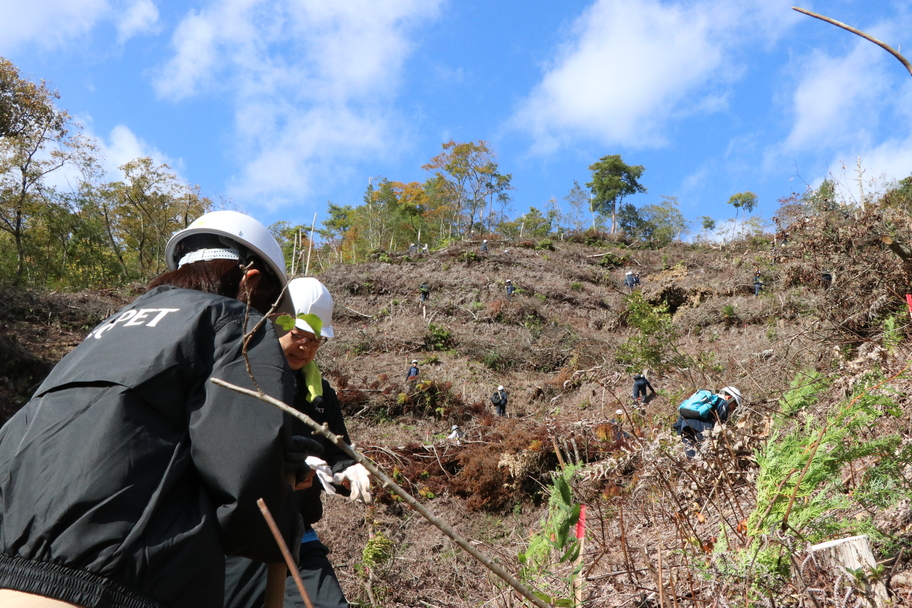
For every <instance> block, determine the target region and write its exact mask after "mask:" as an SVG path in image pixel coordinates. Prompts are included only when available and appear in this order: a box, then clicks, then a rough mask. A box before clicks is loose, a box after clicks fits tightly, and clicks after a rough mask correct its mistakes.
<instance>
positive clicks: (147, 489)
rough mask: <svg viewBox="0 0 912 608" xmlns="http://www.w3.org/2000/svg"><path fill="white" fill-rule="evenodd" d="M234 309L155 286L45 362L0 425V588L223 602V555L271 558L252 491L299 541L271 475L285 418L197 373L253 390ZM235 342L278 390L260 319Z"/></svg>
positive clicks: (271, 390)
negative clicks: (38, 380) (40, 375)
mask: <svg viewBox="0 0 912 608" xmlns="http://www.w3.org/2000/svg"><path fill="white" fill-rule="evenodd" d="M251 312H252V314H251V318H250V319H249V320H248V327H250V328H252V327H253V325H254V324H255V323H256V321H258V320H259V319H260V318H261V317H260V315H259V314H256V313H255V312H253V311H251ZM244 313H245V306H244V305H243V304H242V303H240V302H238V301H237V300H234V299H230V298H225V297H222V296H216V295H212V294H209V293H204V292H200V291H194V290H187V289H175V288H172V287H160V288H157V289H154V290H152V291H150V292H149V293H147V294H145V295H143V296H141V297H140V298H138V299H137V300H136V301H135V302H134V303H133V304H132V305H130V306H127V307H126V308H124V309H122V310H121V311H119V312H118V313H116V314H115V315H114V316H112V317H111V318H110V319H108V320H107V321H105V322H104V323H102V324H101V325H99V326H98V327H96V328H95V329H94V330H93V331H92V332H91V333H90V334H89V335H88V337H87V338H86V339H85V340H84V341H83V342H82V343H81V344H80V345H79V346H77V347H76V348H75V349H74V350H73V351H72V352H70V353H69V354H68V355H67V356H66V357H65V358H64V359H63V360H62V361H61V362H60V363H59V364H58V365H57V366H56V367H55V368H54V370H53V371H52V372H51V374H50V375H49V376H48V378H47V379H46V380H45V381H44V383H43V384H42V385H41V386H40V387H39V389H38V391H37V392H36V393H35V395H34V397H33V398H32V400H31V401H29V403H28V404H26V405H25V407H23V408H22V410H20V411H19V412H18V413H17V414H16V415H15V416H13V418H12V419H10V421H9V422H8V423H7V424H6V425H5V426H4V427H3V428H2V429H0V588H8V589H17V590H20V591H24V592H28V593H36V594H39V595H44V596H47V597H53V598H56V599H59V600H63V601H67V602H72V603H75V604H79V605H81V606H88V607H90V608H96V607H97V608H107V607H124V608H145V607H147V606H148V607H153V606H154V607H159V606H171V607H178V606H180V607H184V606H186V607H190V606H194V607H200V606H202V607H207V606H213V607H221V605H222V593H223V578H224V556H225V555H226V554H239V555H245V556H248V557H251V558H253V559H257V560H260V561H269V562H272V561H279V560H280V559H281V554H280V553H279V550H278V548H277V547H276V544H275V541H274V540H273V538H272V536H271V534H270V533H269V531H268V528H267V527H266V525H265V523H264V520H263V516H262V514H261V513H260V512H259V509H258V507H257V505H256V500H257V499H258V498H260V497H262V498H264V500H265V501H266V504H267V505H268V506H269V508H270V510H271V511H272V514H273V516H274V517H275V518H276V520H277V522H278V524H279V526H280V528H281V530H282V531H283V533H284V534H285V536H286V541H287V542H289V543H293V542H299V541H297V539H299V538H300V534H301V532H302V530H301V523H300V518H299V517H298V513H297V505H296V501H295V498H294V496H293V493H292V491H291V488H290V486H288V485H287V484H286V483H285V481H284V478H283V477H284V476H283V472H282V465H283V462H284V457H283V452H284V450H283V440H284V439H285V438H286V437H287V436H288V435H289V434H290V427H291V424H290V421H286V420H285V416H284V415H283V414H282V413H281V412H280V411H279V410H277V409H276V408H274V407H272V406H270V405H268V404H266V403H263V402H261V401H258V400H256V399H253V398H251V397H247V396H244V395H241V394H239V393H237V392H234V391H230V390H228V389H224V388H220V387H218V386H216V385H214V384H212V383H211V382H209V378H210V377H217V378H221V379H224V380H226V381H228V382H231V383H234V384H239V385H241V386H244V387H247V388H252V382H251V381H250V378H249V377H248V374H247V371H246V368H245V363H244V358H243V355H242V346H241V343H242V336H243V335H244ZM248 355H249V360H250V365H251V368H252V370H253V373H254V375H255V377H256V379H257V381H258V383H259V385H260V386H261V387H262V388H263V389H264V390H265V391H266V392H267V393H268V394H270V395H272V396H273V397H276V398H278V399H280V400H282V401H284V402H285V403H291V401H292V397H293V390H294V380H293V376H292V375H291V373H290V370H289V369H288V367H287V364H286V363H285V357H284V355H283V353H282V351H281V348H280V347H279V343H278V340H277V339H276V337H275V334H274V331H273V328H272V326H271V324H269V323H267V324H265V325H264V328H263V329H261V330H260V331H259V332H258V334H257V335H256V336H255V337H254V338H253V339H252V340H251V342H250V344H249V346H248Z"/></svg>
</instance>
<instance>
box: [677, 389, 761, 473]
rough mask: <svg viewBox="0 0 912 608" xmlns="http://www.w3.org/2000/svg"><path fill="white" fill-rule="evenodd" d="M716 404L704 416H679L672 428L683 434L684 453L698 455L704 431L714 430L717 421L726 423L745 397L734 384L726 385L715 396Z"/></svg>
mask: <svg viewBox="0 0 912 608" xmlns="http://www.w3.org/2000/svg"><path fill="white" fill-rule="evenodd" d="M714 400H715V402H716V403H715V404H714V405H713V407H712V409H711V411H710V412H709V413H708V414H707V415H706V416H703V417H697V418H692V417H687V418H685V417H684V416H680V415H679V416H678V420H677V422H675V423H674V424H673V425H672V427H671V428H672V429H673V430H674V431H675V433H677V434H678V435H680V436H681V441H682V443H683V444H684V447H685V451H684V454H685V455H686V456H687V457H688V458H694V457H695V456H696V455H697V448H698V447H699V445H700V444H701V443H702V442H703V433H705V432H706V431H709V430H712V428H713V427H714V426H715V425H716V422H719V423H721V424H725V423H726V422H728V418H729V416H731V415H732V414H733V413H734V411H735V410H736V409H737V408H739V407H741V405H742V403H743V399H742V397H741V391H739V390H738V389H737V388H735V387H734V386H726V387H725V388H723V389H720V390H719V392H718V393H717V394H716V395H715V396H714Z"/></svg>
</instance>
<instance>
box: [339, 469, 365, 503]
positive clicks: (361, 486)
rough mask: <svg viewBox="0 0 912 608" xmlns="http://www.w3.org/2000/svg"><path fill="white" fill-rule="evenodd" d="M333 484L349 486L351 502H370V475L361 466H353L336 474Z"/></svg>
mask: <svg viewBox="0 0 912 608" xmlns="http://www.w3.org/2000/svg"><path fill="white" fill-rule="evenodd" d="M333 482H334V483H336V484H338V485H346V486H350V489H351V495H350V498H351V499H352V500H360V501H361V502H363V503H365V504H367V503H369V502H370V501H371V495H370V473H369V472H368V471H367V469H365V468H364V465H363V464H355V465H352V466H350V467H348V468H347V469H345V470H344V471H342V472H341V473H336V474H335V475H334V476H333ZM345 482H348V483H345Z"/></svg>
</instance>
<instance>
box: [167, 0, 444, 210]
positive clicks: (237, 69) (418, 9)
mask: <svg viewBox="0 0 912 608" xmlns="http://www.w3.org/2000/svg"><path fill="white" fill-rule="evenodd" d="M440 1H441V0H357V1H354V0H353V1H349V2H325V1H323V0H299V1H293V0H222V1H217V2H213V3H212V4H210V5H209V6H207V7H205V8H203V9H201V10H199V11H198V12H190V13H188V14H187V16H186V17H185V18H184V19H183V21H182V22H181V23H180V25H179V26H178V28H177V30H176V31H175V34H174V36H173V38H172V45H173V47H174V55H173V57H172V58H171V59H170V60H169V61H168V62H167V63H166V64H165V65H164V66H162V68H161V70H160V71H159V73H158V75H157V77H156V80H155V86H156V90H157V92H158V94H159V95H160V96H161V97H164V98H166V99H170V100H175V101H176V100H181V99H184V98H187V97H190V96H193V95H199V94H203V93H205V94H209V95H221V96H223V97H225V98H227V99H229V100H230V103H231V104H233V106H234V108H235V121H236V125H235V128H236V130H237V133H238V137H236V138H235V144H236V145H235V149H234V150H232V151H231V154H230V155H229V156H231V155H233V156H234V157H235V158H239V159H241V160H240V161H239V164H240V165H241V168H240V172H239V175H238V176H237V177H236V178H235V179H234V180H233V182H232V186H231V192H230V194H231V195H232V196H237V197H243V198H245V199H248V200H250V199H255V200H258V201H260V204H264V205H267V206H275V205H277V204H282V203H283V202H287V201H289V200H293V199H298V200H300V198H302V197H303V196H306V195H307V194H308V192H309V191H310V190H311V188H312V185H313V183H314V180H316V179H322V180H333V179H339V170H340V167H341V166H343V165H345V164H347V162H348V161H350V160H352V159H363V158H368V157H370V156H376V155H377V154H378V153H380V152H381V151H388V150H389V149H394V148H395V140H394V137H395V136H394V134H395V133H396V132H397V130H398V129H397V127H398V123H399V122H400V121H402V119H401V118H399V117H397V114H396V113H395V112H394V111H393V110H391V105H392V101H393V100H394V99H395V97H396V95H397V93H398V92H399V89H400V78H401V71H402V65H403V62H404V61H405V59H406V58H407V57H408V55H409V53H410V52H411V51H412V46H411V44H410V43H409V41H408V34H409V33H410V31H411V30H412V29H413V28H414V27H416V26H418V25H420V24H421V23H423V22H425V21H426V20H428V19H431V18H433V17H434V16H435V15H436V11H437V7H438V5H439V4H440Z"/></svg>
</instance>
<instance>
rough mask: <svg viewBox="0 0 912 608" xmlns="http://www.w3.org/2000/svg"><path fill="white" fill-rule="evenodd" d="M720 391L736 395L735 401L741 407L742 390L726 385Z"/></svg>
mask: <svg viewBox="0 0 912 608" xmlns="http://www.w3.org/2000/svg"><path fill="white" fill-rule="evenodd" d="M719 392H720V393H728V394H729V395H731V396H732V397H734V398H735V402H736V403H737V404H738V407H741V391H739V390H738V389H736V388H735V387H734V386H726V387H725V388H723V389H722V390H720V391H719Z"/></svg>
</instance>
